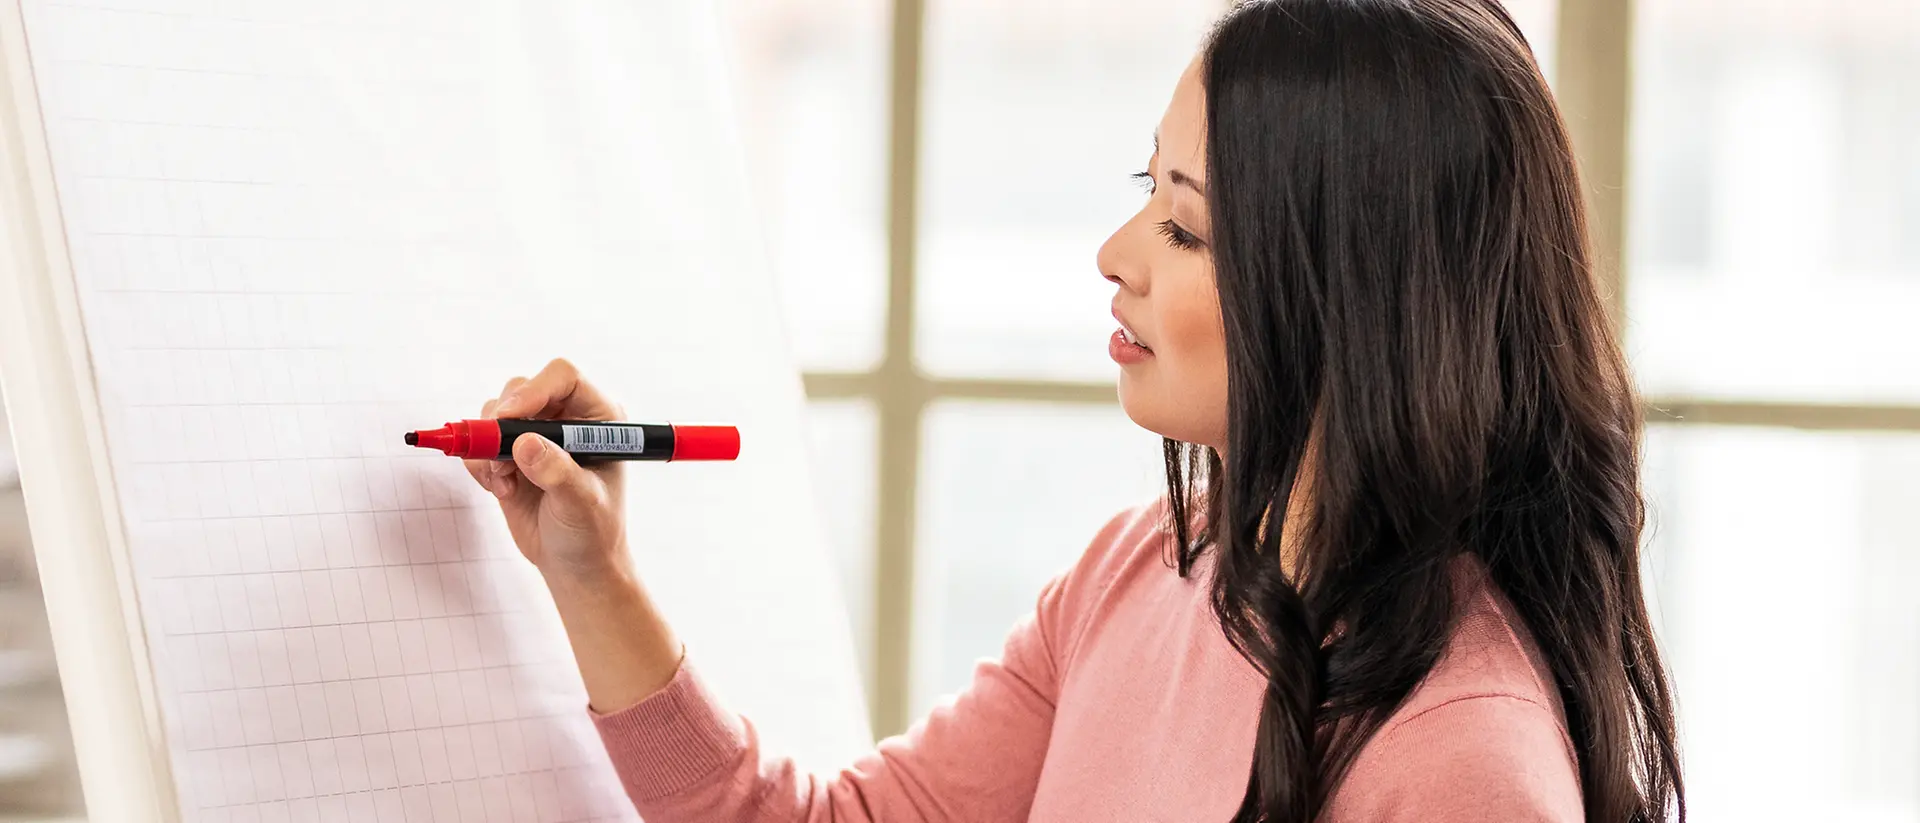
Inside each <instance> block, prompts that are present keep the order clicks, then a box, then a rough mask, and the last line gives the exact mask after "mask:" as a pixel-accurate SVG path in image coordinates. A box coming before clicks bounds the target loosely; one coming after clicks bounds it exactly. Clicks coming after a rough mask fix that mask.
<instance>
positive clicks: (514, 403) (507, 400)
mask: <svg viewBox="0 0 1920 823" xmlns="http://www.w3.org/2000/svg"><path fill="white" fill-rule="evenodd" d="M519 406H520V390H519V389H515V390H513V391H510V392H507V396H506V397H502V398H500V405H498V406H494V407H493V410H494V412H495V413H498V412H500V411H501V410H503V409H509V408H519Z"/></svg>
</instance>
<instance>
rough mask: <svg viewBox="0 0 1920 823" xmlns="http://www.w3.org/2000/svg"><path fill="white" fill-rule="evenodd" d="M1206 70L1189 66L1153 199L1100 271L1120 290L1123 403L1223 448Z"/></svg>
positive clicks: (1151, 176) (1115, 349) (1161, 133)
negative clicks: (1210, 217) (1210, 221)
mask: <svg viewBox="0 0 1920 823" xmlns="http://www.w3.org/2000/svg"><path fill="white" fill-rule="evenodd" d="M1205 94H1206V93H1205V91H1204V90H1203V89H1202V88H1201V83H1200V62H1199V60H1197V59H1196V60H1195V61H1194V63H1193V64H1192V65H1190V66H1188V67H1187V70H1186V72H1185V73H1184V74H1182V75H1181V76H1180V84H1179V85H1178V86H1177V87H1175V88H1174V91H1173V100H1172V102H1170V103H1168V104H1167V112H1166V114H1164V115H1162V116H1161V118H1160V127H1159V129H1158V130H1157V131H1156V132H1155V138H1154V143H1155V147H1156V148H1155V150H1154V154H1153V159H1152V160H1151V162H1150V163H1149V165H1148V167H1147V172H1146V174H1147V177H1148V182H1149V183H1150V190H1151V191H1152V195H1151V196H1149V197H1148V198H1147V202H1146V204H1145V205H1144V206H1142V207H1141V209H1140V212H1139V213H1138V214H1135V215H1134V216H1133V218H1132V219H1131V220H1128V221H1127V222H1126V224H1125V225H1122V226H1121V227H1120V229H1119V230H1118V231H1115V232H1114V233H1113V236H1112V237H1110V238H1107V242H1106V244H1105V245H1103V246H1101V247H1100V258H1099V265H1100V273H1101V274H1102V275H1105V276H1106V278H1107V279H1108V280H1111V281H1113V282H1114V284H1115V285H1117V286H1119V289H1118V290H1117V292H1116V293H1115V294H1114V296H1113V313H1114V315H1115V317H1117V318H1118V319H1119V321H1120V326H1121V328H1120V330H1118V331H1115V332H1114V336H1113V338H1112V339H1111V340H1109V341H1108V344H1109V345H1108V353H1109V354H1111V355H1112V356H1113V359H1114V360H1115V362H1118V363H1119V364H1120V405H1121V406H1122V407H1123V408H1125V409H1126V410H1127V416H1128V417H1131V418H1133V422H1135V423H1138V424H1140V425H1141V426H1142V427H1144V428H1146V429H1148V430H1149V431H1152V432H1154V433H1156V434H1159V435H1161V436H1162V437H1169V438H1172V439H1174V440H1181V441H1185V442H1188V443H1198V444H1201V445H1205V446H1212V447H1214V448H1215V449H1224V448H1225V446H1226V438H1227V349H1226V337H1225V332H1224V331H1223V329H1222V327H1221V324H1220V301H1219V297H1218V295H1217V294H1216V292H1215V291H1214V285H1213V256H1212V252H1211V251H1210V243H1211V237H1212V233H1211V231H1210V227H1209V225H1208V221H1207V199H1206V190H1207V182H1206V181H1207V168H1206V162H1205V160H1206V96H1205Z"/></svg>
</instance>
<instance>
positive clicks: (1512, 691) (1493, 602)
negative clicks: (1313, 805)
mask: <svg viewBox="0 0 1920 823" xmlns="http://www.w3.org/2000/svg"><path fill="white" fill-rule="evenodd" d="M1455 603H1456V620H1455V623H1454V628H1453V632H1452V635H1451V637H1450V639H1449V641H1448V645H1447V650H1446V652H1445V653H1444V654H1443V655H1442V656H1441V659H1440V661H1439V662H1438V663H1436V664H1434V667H1433V671H1431V672H1430V673H1428V675H1427V677H1426V679H1424V680H1423V681H1421V683H1420V685H1419V686H1417V687H1415V689H1414V691H1413V693H1412V694H1410V695H1408V697H1407V699H1406V701H1405V702H1403V703H1402V704H1401V705H1400V708H1399V709H1397V710H1395V712H1394V713H1393V715H1392V716H1391V717H1389V718H1388V719H1387V721H1386V723H1384V724H1383V725H1382V726H1381V727H1380V730H1379V732H1377V733H1376V734H1375V735H1374V736H1373V738H1372V739H1371V740H1369V741H1368V742H1367V743H1366V745H1365V746H1363V747H1362V748H1361V750H1360V754H1359V756H1358V757H1356V758H1355V760H1354V763H1353V766H1352V768H1351V770H1350V771H1349V772H1348V773H1347V775H1346V778H1345V779H1344V780H1343V781H1342V783H1341V787H1340V789H1339V791H1338V792H1337V793H1336V796H1335V798H1334V802H1333V804H1332V805H1331V806H1330V807H1329V809H1328V812H1329V813H1328V815H1327V817H1326V818H1324V819H1325V820H1327V821H1329V823H1338V821H1342V820H1391V821H1398V820H1427V821H1443V823H1444V821H1453V820H1517V821H1556V822H1557V821H1578V820H1582V819H1584V815H1585V813H1584V811H1583V808H1582V803H1581V798H1580V778H1579V767H1578V762H1577V760H1576V759H1575V757H1574V752H1573V747H1572V743H1571V741H1570V739H1569V737H1568V736H1567V733H1566V713H1565V711H1564V709H1563V708H1562V706H1561V703H1560V698H1559V693H1558V690H1557V689H1555V688H1554V687H1553V686H1552V683H1553V679H1552V677H1551V675H1550V674H1549V673H1548V671H1547V669H1546V666H1545V664H1544V662H1543V660H1542V658H1541V656H1540V651H1539V647H1538V645H1537V644H1536V643H1535V641H1534V639H1533V636H1532V634H1531V632H1529V631H1528V629H1527V627H1526V626H1525V624H1524V623H1523V622H1522V621H1521V620H1520V619H1519V617H1518V615H1517V614H1516V613H1515V612H1514V611H1513V608H1512V605H1511V604H1510V603H1509V602H1508V601H1507V600H1506V598H1505V596H1504V595H1502V594H1501V593H1500V591H1499V590H1498V588H1497V587H1495V586H1494V585H1493V584H1492V582H1491V581H1490V580H1489V579H1488V578H1487V576H1486V573H1485V571H1484V569H1483V568H1482V567H1481V566H1480V565H1479V564H1478V562H1477V561H1473V560H1463V561H1461V562H1460V563H1458V564H1457V565H1456V568H1455Z"/></svg>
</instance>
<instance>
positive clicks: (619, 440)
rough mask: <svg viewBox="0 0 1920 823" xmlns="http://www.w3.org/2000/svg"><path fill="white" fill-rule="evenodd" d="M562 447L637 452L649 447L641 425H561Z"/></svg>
mask: <svg viewBox="0 0 1920 823" xmlns="http://www.w3.org/2000/svg"><path fill="white" fill-rule="evenodd" d="M560 441H561V442H560V447H561V448H563V449H566V450H567V451H570V452H600V453H603V454H636V453H639V452H642V451H645V450H646V448H647V432H646V430H645V429H642V428H640V427H639V426H561V427H560Z"/></svg>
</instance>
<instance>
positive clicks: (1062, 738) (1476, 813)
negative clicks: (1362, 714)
mask: <svg viewBox="0 0 1920 823" xmlns="http://www.w3.org/2000/svg"><path fill="white" fill-rule="evenodd" d="M1164 511H1165V510H1164V507H1163V506H1152V507H1147V508H1142V509H1136V510H1133V511H1130V512H1127V513H1124V514H1122V515H1121V516H1120V517H1118V518H1116V519H1114V520H1113V521H1112V522H1111V523H1109V524H1108V525H1107V526H1106V528H1104V529H1102V530H1101V532H1100V534H1099V536H1098V537H1096V538H1095V539H1094V541H1093V545H1092V546H1091V547H1089V548H1088V549H1087V552H1086V554H1085V555H1084V556H1083V557H1082V558H1081V559H1080V561H1079V562H1078V563H1077V564H1075V565H1074V566H1073V568H1072V569H1070V570H1068V571H1067V573H1066V574H1064V575H1062V576H1061V577H1059V578H1057V579H1055V580H1054V581H1053V582H1052V583H1050V584H1048V585H1047V587H1046V588H1045V590H1043V591H1042V592H1041V593H1040V599H1039V603H1038V605H1037V606H1036V608H1035V610H1034V613H1033V614H1032V615H1031V616H1030V617H1028V618H1026V619H1024V620H1022V621H1021V622H1020V624H1019V625H1018V626H1017V627H1015V628H1014V630H1013V632H1012V634H1011V635H1010V636H1009V637H1008V639H1007V644H1006V649H1005V652H1004V654H1003V655H1002V657H1001V659H1000V660H998V661H983V662H981V663H980V664H979V667H978V668H977V670H976V671H975V674H974V680H973V683H972V685H971V686H969V687H968V688H967V690H966V691H964V692H962V693H961V694H960V695H959V696H958V697H957V698H955V699H954V700H952V701H951V702H950V703H948V704H946V705H944V706H942V707H941V708H938V709H936V710H934V711H933V713H932V714H931V715H929V716H928V717H927V718H926V719H924V720H922V721H921V722H920V723H918V724H917V725H915V726H914V727H913V729H912V730H910V731H908V732H907V733H906V734H904V735H901V736H898V737H892V738H888V739H887V740H884V741H882V742H881V743H880V744H879V746H878V749H877V751H875V752H873V753H872V754H869V755H866V756H864V757H862V758H860V759H859V760H858V761H857V762H855V763H854V764H853V765H852V766H850V767H848V768H846V769H844V770H842V771H841V772H840V773H839V774H836V775H811V774H804V773H801V772H799V771H797V770H796V769H795V768H794V766H793V764H792V763H791V762H790V761H787V760H784V759H780V758H775V757H769V756H767V755H766V754H764V753H762V752H761V751H760V748H759V745H758V742H757V740H756V738H755V735H754V731H753V726H752V724H751V723H749V722H748V721H747V720H746V719H745V718H742V717H740V716H739V715H737V714H734V713H733V712H730V711H728V710H727V709H726V708H725V707H724V706H723V705H722V704H721V702H720V700H719V699H718V698H716V697H715V695H714V694H713V693H712V692H711V691H710V690H709V689H708V688H707V687H706V685H704V684H703V683H702V682H701V680H700V677H699V674H698V673H697V672H696V671H695V670H694V668H693V667H692V666H690V665H689V666H685V667H683V668H682V670H681V672H680V674H679V675H678V676H676V677H675V679H674V681H673V682H672V683H671V684H670V685H668V686H667V687H666V688H665V689H664V690H662V691H661V692H659V693H657V694H655V695H653V696H651V697H649V698H647V699H646V700H644V701H642V702H641V703H639V704H638V705H635V706H633V707H631V708H627V709H624V710H622V711H618V712H615V713H613V714H610V715H605V716H600V717H596V718H595V722H596V723H597V724H598V726H599V729H600V734H601V737H602V739H603V740H604V741H605V743H606V746H607V751H608V752H609V753H610V754H611V755H612V757H613V763H614V766H615V767H616V768H617V770H618V771H619V773H620V776H621V779H622V780H623V781H624V782H625V784H626V789H627V793H628V795H629V796H630V797H632V799H633V803H634V806H635V807H637V808H638V809H639V811H640V814H641V816H642V817H644V818H646V820H647V821H648V823H682V822H683V821H684V822H685V823H694V821H700V822H701V823H707V822H708V821H738V822H740V823H747V822H749V821H752V822H755V823H758V822H761V821H764V822H765V823H773V821H814V822H815V823H824V822H825V821H885V822H886V823H911V822H912V821H928V822H929V823H932V822H933V821H941V822H942V823H944V822H945V821H952V822H953V823H960V822H961V821H967V822H968V823H973V822H975V821H1020V820H1028V821H1048V822H1049V823H1051V822H1052V821H1201V822H1202V823H1204V822H1205V821H1220V822H1221V823H1224V821H1227V820H1229V819H1231V818H1232V817H1233V814H1234V811H1235V810H1236V809H1237V808H1238V807H1239V805H1240V800H1241V796H1242V795H1243V794H1244V792H1245V790H1246V785H1247V775H1248V774H1249V770H1250V768H1251V764H1252V760H1253V736H1254V728H1255V726H1256V725H1257V723H1258V706H1259V699H1260V693H1261V689H1262V687H1263V682H1262V680H1261V678H1260V677H1259V675H1258V674H1257V673H1256V672H1255V671H1254V669H1253V668H1252V667H1251V666H1250V665H1249V664H1248V663H1247V662H1246V661H1245V660H1243V659H1242V658H1241V657H1240V656H1239V655H1238V654H1236V653H1235V652H1234V650H1233V649H1232V647H1231V646H1229V645H1228V644H1227V640H1226V637H1225V636H1224V635H1223V634H1222V633H1221V631H1220V627H1219V624H1218V623H1217V622H1216V621H1215V619H1214V617H1213V613H1212V611H1211V609H1210V607H1209V606H1208V603H1207V587H1206V585H1205V579H1206V575H1205V574H1196V575H1194V576H1193V577H1192V578H1190V579H1182V578H1181V577H1180V576H1179V575H1178V574H1176V573H1175V572H1174V571H1173V569H1171V568H1169V567H1168V566H1167V564H1166V563H1165V562H1164V561H1163V560H1162V553H1161V548H1162V542H1161V541H1162V533H1161V531H1160V529H1159V524H1160V523H1161V519H1162V517H1163V516H1164ZM1202 568H1205V567H1204V565H1203V567H1202ZM1457 578H1458V582H1457V585H1456V588H1457V589H1458V590H1459V592H1460V593H1461V595H1462V596H1461V597H1460V599H1459V601H1458V602H1459V603H1460V607H1459V620H1458V622H1457V624H1456V628H1455V629H1454V631H1453V638H1452V640H1451V644H1450V646H1449V647H1448V650H1447V652H1446V654H1445V656H1444V657H1443V658H1442V660H1441V661H1440V663H1439V664H1438V665H1437V666H1436V667H1435V668H1434V670H1433V672H1432V673H1431V674H1430V675H1429V676H1428V678H1427V679H1426V681H1424V682H1423V683H1422V684H1421V685H1420V686H1419V687H1418V688H1416V689H1415V690H1414V692H1413V694H1412V695H1411V696H1410V697H1409V698H1408V699H1407V701H1406V704H1405V705H1403V706H1401V707H1400V709H1399V710H1398V711H1396V712H1395V713H1394V715H1393V716H1392V718H1391V719H1390V720H1389V721H1388V722H1387V724H1386V725H1385V726H1383V727H1382V728H1381V730H1380V732H1379V733H1378V734H1377V735H1375V736H1374V738H1373V739H1372V740H1371V741H1370V742H1369V743H1367V744H1366V746H1365V748H1364V749H1363V750H1362V751H1361V753H1360V755H1359V756H1358V759H1357V760H1356V761H1355V763H1354V765H1353V768H1352V771H1351V772H1349V773H1348V776H1347V778H1346V780H1345V781H1344V782H1343V783H1342V784H1341V786H1340V787H1339V789H1338V790H1337V791H1336V792H1335V794H1334V797H1333V798H1332V800H1331V803H1330V805H1329V807H1328V808H1327V809H1326V810H1325V812H1324V813H1323V814H1322V816H1321V818H1320V819H1321V820H1322V821H1325V822H1326V823H1345V821H1353V823H1360V822H1361V821H1367V823H1375V822H1376V821H1391V822H1393V823H1401V822H1402V821H1404V823H1414V821H1420V823H1453V822H1454V821H1459V822H1460V823H1465V821H1476V823H1477V822H1478V821H1566V822H1567V823H1572V821H1579V820H1582V819H1583V813H1582V809H1581V800H1580V787H1579V778H1578V772H1577V769H1576V768H1575V765H1574V759H1573V754H1572V748H1571V746H1570V744H1569V742H1568V739H1567V736H1566V733H1565V731H1564V719H1563V718H1564V715H1563V713H1562V711H1561V709H1560V704H1559V701H1558V698H1557V696H1556V692H1555V690H1554V689H1553V688H1551V686H1550V685H1549V684H1550V683H1551V679H1550V678H1548V677H1547V676H1546V675H1545V673H1544V671H1543V669H1542V667H1541V666H1540V664H1539V657H1538V654H1537V652H1536V651H1535V647H1534V644H1533V641H1532V639H1531V638H1530V636H1529V635H1528V633H1527V631H1526V629H1525V627H1524V626H1522V625H1520V624H1519V623H1518V622H1517V620H1516V619H1515V618H1513V617H1512V616H1511V615H1512V611H1511V609H1510V607H1509V606H1508V605H1507V603H1506V601H1505V599H1504V598H1503V597H1502V596H1501V595H1500V594H1499V593H1498V592H1497V591H1495V590H1494V589H1493V588H1492V587H1491V586H1490V585H1489V584H1488V583H1487V582H1486V580H1485V576H1484V573H1482V572H1480V571H1479V570H1478V567H1477V566H1475V565H1471V564H1468V563H1463V564H1462V565H1461V566H1460V572H1459V573H1458V574H1457Z"/></svg>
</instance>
